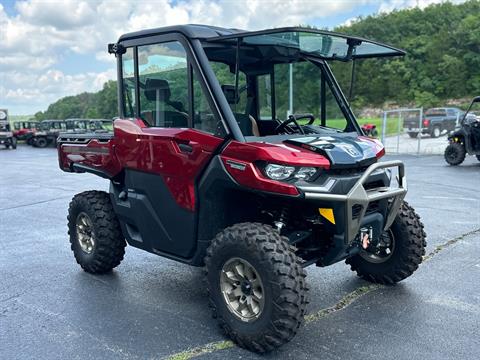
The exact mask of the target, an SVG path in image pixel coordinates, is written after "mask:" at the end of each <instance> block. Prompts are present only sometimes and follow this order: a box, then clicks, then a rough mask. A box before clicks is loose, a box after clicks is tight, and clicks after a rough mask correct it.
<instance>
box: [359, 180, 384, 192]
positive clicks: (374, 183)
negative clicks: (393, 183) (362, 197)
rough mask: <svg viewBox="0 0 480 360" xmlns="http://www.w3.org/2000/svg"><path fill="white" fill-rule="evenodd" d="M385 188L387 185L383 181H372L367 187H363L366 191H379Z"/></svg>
mask: <svg viewBox="0 0 480 360" xmlns="http://www.w3.org/2000/svg"><path fill="white" fill-rule="evenodd" d="M384 186H385V184H384V183H383V181H382V180H377V181H371V182H369V183H366V184H365V185H363V187H364V188H365V190H372V189H377V188H380V187H384Z"/></svg>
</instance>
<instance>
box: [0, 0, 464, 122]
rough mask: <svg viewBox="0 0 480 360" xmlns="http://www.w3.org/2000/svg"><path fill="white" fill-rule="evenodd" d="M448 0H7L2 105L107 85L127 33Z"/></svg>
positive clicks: (318, 17)
mask: <svg viewBox="0 0 480 360" xmlns="http://www.w3.org/2000/svg"><path fill="white" fill-rule="evenodd" d="M441 1H442V0H332V1H325V0H315V1H313V0H210V1H209V0H157V1H151V0H150V1H141V0H125V1H119V0H88V1H81V0H77V1H74V0H64V1H59V0H55V1H51V0H19V1H15V0H0V108H6V109H8V110H9V113H10V114H12V115H30V114H34V113H36V112H37V111H44V110H45V109H46V108H47V107H48V105H49V104H51V103H52V102H54V101H56V100H58V99H59V98H61V97H64V96H68V95H75V94H79V93H81V92H84V91H88V92H95V91H98V90H100V89H101V88H102V85H103V84H104V83H105V82H106V81H107V80H109V79H115V76H116V70H115V57H114V56H113V55H109V54H108V53H107V51H106V50H107V44H108V43H112V42H115V41H116V40H117V39H118V37H119V36H120V35H121V34H123V33H126V32H131V31H136V30H141V29H147V28H155V27H162V26H168V25H177V24H188V23H196V24H207V25H216V26H223V27H234V28H240V29H246V30H260V29H265V28H272V27H280V26H295V25H298V24H309V25H314V26H317V27H320V28H329V29H333V28H334V27H335V26H338V25H342V24H345V23H349V22H351V21H355V19H356V18H358V17H359V16H367V15H374V14H377V13H381V12H391V11H393V10H395V9H404V8H411V7H415V6H419V7H421V8H423V7H425V6H428V5H430V4H432V3H439V2H441ZM453 2H461V0H454V1H453Z"/></svg>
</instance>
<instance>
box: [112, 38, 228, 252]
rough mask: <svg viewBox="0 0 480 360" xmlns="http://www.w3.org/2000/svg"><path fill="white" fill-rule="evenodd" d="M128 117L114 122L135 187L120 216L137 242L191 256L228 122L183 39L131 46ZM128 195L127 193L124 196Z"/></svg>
mask: <svg viewBox="0 0 480 360" xmlns="http://www.w3.org/2000/svg"><path fill="white" fill-rule="evenodd" d="M121 61H122V75H123V87H124V89H123V100H124V105H125V106H124V113H125V115H126V116H125V117H131V118H133V119H135V120H133V119H130V120H116V121H115V122H114V132H115V139H117V145H116V148H115V153H116V155H117V157H118V158H119V160H120V161H121V162H122V165H123V166H124V168H125V183H126V184H125V185H126V188H127V189H128V194H127V200H125V206H126V208H125V209H123V210H124V211H122V209H120V211H119V214H120V220H121V222H122V223H123V226H124V232H125V233H126V236H127V238H128V240H129V242H130V243H131V245H134V246H137V247H140V248H143V249H145V250H148V251H151V252H154V253H161V254H163V255H167V256H168V255H170V256H171V257H180V258H188V257H191V256H192V255H193V253H194V251H195V247H196V219H197V216H196V214H197V213H196V210H197V208H198V203H197V199H196V183H197V180H198V179H199V176H200V174H201V173H202V170H203V169H204V168H205V166H206V165H207V164H208V162H209V161H210V159H211V158H212V156H213V153H214V152H215V151H216V149H217V148H218V147H219V146H220V145H221V144H222V143H223V141H224V137H225V134H226V130H225V126H224V124H223V123H222V122H221V121H220V119H219V116H218V114H217V113H216V112H214V111H212V108H213V107H212V101H213V100H212V99H211V98H208V97H206V96H205V91H204V90H205V84H203V83H201V82H200V81H199V80H198V79H199V78H200V77H199V76H198V75H197V74H198V68H196V66H194V64H192V61H191V57H190V53H189V51H188V50H187V47H186V44H185V42H184V41H183V40H182V39H175V38H173V39H171V38H170V39H168V41H163V42H158V37H157V38H156V42H155V43H152V44H145V45H138V46H134V47H130V48H127V52H126V53H125V54H124V55H123V56H122V60H121ZM119 203H121V201H119Z"/></svg>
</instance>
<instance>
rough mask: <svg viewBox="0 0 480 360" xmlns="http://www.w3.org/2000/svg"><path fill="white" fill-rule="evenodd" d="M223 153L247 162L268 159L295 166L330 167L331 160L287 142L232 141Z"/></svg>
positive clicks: (268, 160)
mask: <svg viewBox="0 0 480 360" xmlns="http://www.w3.org/2000/svg"><path fill="white" fill-rule="evenodd" d="M222 155H225V156H228V157H230V158H233V159H238V160H243V161H247V162H255V161H267V162H274V163H278V164H286V165H295V166H315V167H322V168H325V169H328V168H329V167H330V162H329V161H328V159H327V158H326V157H325V156H323V155H320V154H317V153H314V152H312V151H310V150H308V149H302V148H300V147H297V146H293V145H288V144H285V143H266V142H249V143H240V142H238V141H232V142H231V143H230V144H228V146H227V147H226V148H225V150H224V151H223V152H222Z"/></svg>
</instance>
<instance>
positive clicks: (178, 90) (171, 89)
mask: <svg viewBox="0 0 480 360" xmlns="http://www.w3.org/2000/svg"><path fill="white" fill-rule="evenodd" d="M138 74H139V79H138V80H139V91H140V94H139V95H140V96H139V97H140V117H141V118H142V120H144V121H145V122H146V123H147V124H148V125H150V126H155V127H176V128H178V127H180V128H183V127H188V64H187V55H186V52H185V49H184V48H183V46H182V44H181V43H180V42H178V41H172V42H167V43H161V44H152V45H145V46H139V47H138Z"/></svg>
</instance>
